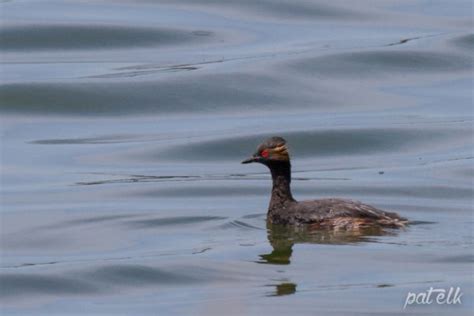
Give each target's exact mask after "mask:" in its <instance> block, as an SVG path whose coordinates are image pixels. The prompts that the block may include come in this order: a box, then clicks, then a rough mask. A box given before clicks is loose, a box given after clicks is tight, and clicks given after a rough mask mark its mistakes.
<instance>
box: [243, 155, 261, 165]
mask: <svg viewBox="0 0 474 316" xmlns="http://www.w3.org/2000/svg"><path fill="white" fill-rule="evenodd" d="M257 161H258V157H250V158H248V159H245V160H244V161H242V163H244V164H245V163H252V162H257Z"/></svg>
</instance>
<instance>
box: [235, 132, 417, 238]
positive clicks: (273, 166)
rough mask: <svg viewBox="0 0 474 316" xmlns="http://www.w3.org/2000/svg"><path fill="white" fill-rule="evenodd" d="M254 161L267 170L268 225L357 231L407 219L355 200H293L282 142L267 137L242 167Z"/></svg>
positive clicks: (401, 223) (396, 224) (397, 224)
mask: <svg viewBox="0 0 474 316" xmlns="http://www.w3.org/2000/svg"><path fill="white" fill-rule="evenodd" d="M251 162H258V163H261V164H264V165H265V166H267V167H268V168H269V169H270V172H271V174H272V180H273V188H272V195H271V199H270V205H269V207H268V215H267V221H268V222H269V223H271V224H284V225H301V224H309V225H311V227H314V228H321V229H335V230H339V229H341V230H359V229H365V228H370V227H388V228H399V227H404V226H405V225H406V224H407V223H408V220H407V219H405V218H403V217H401V216H399V215H398V214H396V213H391V212H385V211H382V210H379V209H377V208H375V207H373V206H370V205H367V204H363V203H361V202H358V201H351V200H345V199H335V198H330V199H321V200H312V201H300V202H298V201H296V200H295V199H294V198H293V195H292V194H291V189H290V182H291V164H290V155H289V153H288V148H287V146H286V141H285V140H284V139H283V138H281V137H271V138H269V139H267V140H265V141H264V142H263V143H262V144H261V145H260V146H258V148H257V152H256V153H255V154H254V155H253V156H252V157H251V158H249V159H246V160H244V161H242V163H243V164H247V163H251Z"/></svg>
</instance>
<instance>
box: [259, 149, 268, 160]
mask: <svg viewBox="0 0 474 316" xmlns="http://www.w3.org/2000/svg"><path fill="white" fill-rule="evenodd" d="M260 156H262V157H263V158H267V157H268V150H266V149H264V150H262V152H261V153H260Z"/></svg>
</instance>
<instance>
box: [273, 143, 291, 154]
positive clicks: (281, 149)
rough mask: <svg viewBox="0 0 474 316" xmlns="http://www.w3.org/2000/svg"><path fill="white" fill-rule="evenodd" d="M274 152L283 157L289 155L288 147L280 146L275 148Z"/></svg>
mask: <svg viewBox="0 0 474 316" xmlns="http://www.w3.org/2000/svg"><path fill="white" fill-rule="evenodd" d="M273 151H274V152H276V153H278V154H281V155H288V148H287V147H286V145H280V146H278V147H275V148H273Z"/></svg>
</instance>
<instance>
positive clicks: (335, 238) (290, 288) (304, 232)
mask: <svg viewBox="0 0 474 316" xmlns="http://www.w3.org/2000/svg"><path fill="white" fill-rule="evenodd" d="M387 235H391V236H393V235H396V231H395V230H390V229H382V228H380V227H371V228H365V229H359V230H356V231H345V230H344V231H337V230H330V229H328V230H321V229H314V228H312V227H311V226H309V225H306V226H286V225H277V224H271V223H267V238H268V242H269V243H270V245H271V246H272V248H273V250H272V252H271V253H267V254H262V255H259V257H260V260H258V261H257V262H258V263H261V264H273V265H289V264H290V263H291V255H292V253H293V245H294V244H303V243H305V244H322V245H350V244H358V243H361V242H376V239H375V237H379V236H387ZM275 286H276V289H275V291H274V292H273V293H272V294H270V296H280V295H289V294H293V293H295V292H296V287H297V285H296V284H294V283H291V282H288V281H285V282H283V283H280V284H277V285H275Z"/></svg>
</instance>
